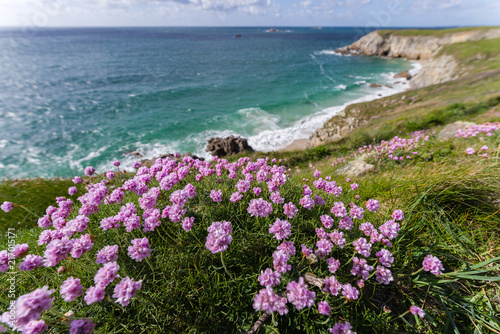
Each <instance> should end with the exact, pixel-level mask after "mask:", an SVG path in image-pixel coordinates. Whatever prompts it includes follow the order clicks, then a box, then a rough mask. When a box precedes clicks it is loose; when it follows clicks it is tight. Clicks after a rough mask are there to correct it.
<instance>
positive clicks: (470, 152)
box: [465, 147, 476, 154]
mask: <svg viewBox="0 0 500 334" xmlns="http://www.w3.org/2000/svg"><path fill="white" fill-rule="evenodd" d="M465 153H467V154H475V153H476V151H475V150H474V149H473V148H472V147H468V148H467V149H466V150H465Z"/></svg>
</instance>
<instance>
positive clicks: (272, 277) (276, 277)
mask: <svg viewBox="0 0 500 334" xmlns="http://www.w3.org/2000/svg"><path fill="white" fill-rule="evenodd" d="M258 280H259V283H260V285H262V286H265V287H273V286H275V285H278V284H280V280H281V274H280V273H279V272H277V271H273V270H272V269H270V268H267V269H266V270H265V271H261V272H260V275H259V277H258Z"/></svg>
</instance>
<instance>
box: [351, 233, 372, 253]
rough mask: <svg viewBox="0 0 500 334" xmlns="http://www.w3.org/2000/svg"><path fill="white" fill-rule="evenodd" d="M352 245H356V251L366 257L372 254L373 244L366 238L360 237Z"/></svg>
mask: <svg viewBox="0 0 500 334" xmlns="http://www.w3.org/2000/svg"><path fill="white" fill-rule="evenodd" d="M352 245H353V246H354V249H355V250H356V252H358V253H359V254H361V255H363V256H365V257H368V256H370V250H371V248H372V244H371V243H369V242H367V241H366V239H365V238H359V239H358V240H356V241H354V242H353V243H352Z"/></svg>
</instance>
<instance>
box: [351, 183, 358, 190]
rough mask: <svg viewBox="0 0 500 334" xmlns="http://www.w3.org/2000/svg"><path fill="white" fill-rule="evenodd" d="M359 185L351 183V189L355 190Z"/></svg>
mask: <svg viewBox="0 0 500 334" xmlns="http://www.w3.org/2000/svg"><path fill="white" fill-rule="evenodd" d="M358 187H359V185H358V184H357V183H351V189H352V190H356V189H358Z"/></svg>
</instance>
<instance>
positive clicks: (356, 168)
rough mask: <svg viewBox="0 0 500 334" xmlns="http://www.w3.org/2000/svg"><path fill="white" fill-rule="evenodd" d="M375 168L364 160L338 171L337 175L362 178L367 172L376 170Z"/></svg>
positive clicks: (356, 161) (350, 163)
mask: <svg viewBox="0 0 500 334" xmlns="http://www.w3.org/2000/svg"><path fill="white" fill-rule="evenodd" d="M374 169H375V166H374V165H371V164H368V163H366V162H364V161H363V160H361V159H360V160H354V161H351V162H349V163H348V164H346V165H345V166H343V167H341V168H339V169H337V174H341V175H346V176H349V177H357V176H362V175H364V174H365V173H366V172H368V171H371V170H374Z"/></svg>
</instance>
